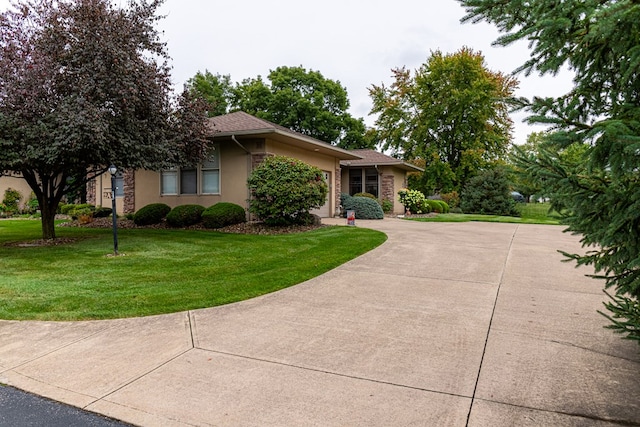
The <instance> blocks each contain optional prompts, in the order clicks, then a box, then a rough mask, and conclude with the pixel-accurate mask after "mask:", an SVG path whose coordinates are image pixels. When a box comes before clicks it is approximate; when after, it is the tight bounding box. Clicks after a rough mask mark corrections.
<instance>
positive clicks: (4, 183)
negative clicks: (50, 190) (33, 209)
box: [0, 174, 32, 209]
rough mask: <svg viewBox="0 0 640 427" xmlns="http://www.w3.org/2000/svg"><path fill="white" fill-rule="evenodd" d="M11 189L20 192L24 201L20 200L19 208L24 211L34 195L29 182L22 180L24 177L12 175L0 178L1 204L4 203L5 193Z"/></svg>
mask: <svg viewBox="0 0 640 427" xmlns="http://www.w3.org/2000/svg"><path fill="white" fill-rule="evenodd" d="M9 188H11V189H13V190H17V191H19V192H20V194H21V195H22V199H20V202H19V206H20V209H24V207H25V205H26V204H27V202H28V201H29V198H30V197H31V193H32V190H31V187H29V184H27V181H25V180H24V179H23V178H22V175H15V174H10V175H2V176H0V203H2V200H3V199H4V193H5V191H7V190H8V189H9Z"/></svg>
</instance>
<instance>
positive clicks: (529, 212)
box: [408, 203, 560, 225]
mask: <svg viewBox="0 0 640 427" xmlns="http://www.w3.org/2000/svg"><path fill="white" fill-rule="evenodd" d="M549 207H550V206H549V204H548V203H519V204H518V205H517V208H518V211H519V212H520V216H519V217H513V216H499V215H477V214H453V213H448V214H438V215H437V216H434V217H430V218H411V217H408V219H410V220H412V221H423V222H469V221H481V222H506V223H517V224H551V225H558V224H560V216H559V215H558V214H557V213H551V214H550V213H549Z"/></svg>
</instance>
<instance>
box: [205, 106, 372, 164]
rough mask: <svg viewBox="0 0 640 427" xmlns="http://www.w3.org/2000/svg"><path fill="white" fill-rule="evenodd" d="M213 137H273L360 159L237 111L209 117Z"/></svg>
mask: <svg viewBox="0 0 640 427" xmlns="http://www.w3.org/2000/svg"><path fill="white" fill-rule="evenodd" d="M208 124H209V129H210V130H211V137H212V138H213V139H217V138H231V137H232V136H234V137H236V138H267V137H268V138H271V139H274V140H276V141H279V142H283V143H285V144H290V145H294V146H298V147H301V148H305V149H307V150H310V151H315V152H318V153H321V154H327V155H330V156H333V157H337V158H338V159H340V160H358V159H360V156H359V155H358V154H356V153H353V152H352V151H347V150H344V149H342V148H338V147H335V146H333V145H331V144H327V143H326V142H323V141H320V140H318V139H315V138H312V137H310V136H307V135H303V134H301V133H299V132H295V131H293V130H291V129H289V128H286V127H284V126H280V125H277V124H275V123H271V122H270V121H268V120H264V119H260V118H258V117H255V116H252V115H251V114H247V113H245V112H244V111H236V112H235V113H229V114H225V115H222V116H216V117H212V118H210V119H209V123H208Z"/></svg>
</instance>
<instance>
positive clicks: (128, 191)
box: [122, 170, 136, 214]
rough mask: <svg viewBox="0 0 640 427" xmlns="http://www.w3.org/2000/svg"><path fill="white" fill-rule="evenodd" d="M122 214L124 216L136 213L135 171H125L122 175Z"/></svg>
mask: <svg viewBox="0 0 640 427" xmlns="http://www.w3.org/2000/svg"><path fill="white" fill-rule="evenodd" d="M122 181H123V183H124V184H123V187H124V188H123V189H122V190H123V191H124V200H123V202H124V203H123V204H124V206H123V212H124V213H125V214H128V213H134V212H135V211H136V171H135V170H126V171H124V173H123V179H122Z"/></svg>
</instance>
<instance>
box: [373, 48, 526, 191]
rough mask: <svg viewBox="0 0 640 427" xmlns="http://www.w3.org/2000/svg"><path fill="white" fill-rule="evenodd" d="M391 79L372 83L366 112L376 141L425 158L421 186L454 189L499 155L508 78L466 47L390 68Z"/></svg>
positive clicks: (506, 125) (507, 129) (511, 85)
mask: <svg viewBox="0 0 640 427" xmlns="http://www.w3.org/2000/svg"><path fill="white" fill-rule="evenodd" d="M392 72H393V79H394V81H393V82H392V83H391V85H390V86H388V87H387V86H385V85H384V84H383V85H380V86H376V85H374V86H372V87H371V88H370V90H369V92H370V96H371V99H372V100H373V108H372V110H371V112H372V114H378V118H377V120H376V126H377V130H378V136H379V138H380V140H381V142H382V144H383V148H385V149H390V150H392V151H393V152H395V153H396V155H398V156H402V157H403V158H404V159H406V160H413V159H422V160H424V162H425V172H424V176H425V179H424V180H423V181H424V182H423V185H424V186H425V190H427V191H428V192H431V191H444V192H448V191H452V190H459V189H460V188H461V187H462V186H463V185H464V184H465V183H466V182H467V180H469V178H471V177H472V176H474V175H476V174H477V173H478V171H480V170H482V169H484V168H487V167H490V166H491V165H492V164H493V162H495V161H496V160H497V159H499V158H501V157H503V156H504V155H505V153H506V152H507V149H508V146H509V143H510V141H511V131H512V127H513V125H512V122H511V119H510V118H509V115H508V112H509V111H508V109H509V102H510V99H511V97H512V95H513V91H514V89H515V87H516V85H517V82H516V80H515V79H514V78H512V77H509V76H507V75H504V74H502V73H499V72H494V71H490V70H489V69H488V68H487V66H486V64H485V61H484V57H483V56H482V55H481V54H480V53H478V52H474V51H472V50H471V49H469V48H462V49H461V50H460V51H458V52H456V53H454V54H443V53H442V52H440V51H436V52H433V53H432V55H431V56H430V57H429V58H428V60H427V62H426V63H425V64H423V65H422V66H421V67H420V68H418V69H417V70H416V71H415V73H413V74H412V73H411V71H409V70H407V69H406V68H404V67H403V68H397V69H394V70H392Z"/></svg>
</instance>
